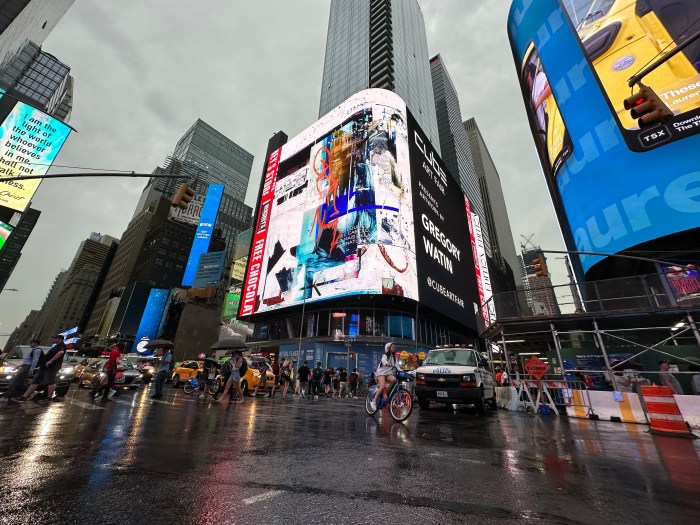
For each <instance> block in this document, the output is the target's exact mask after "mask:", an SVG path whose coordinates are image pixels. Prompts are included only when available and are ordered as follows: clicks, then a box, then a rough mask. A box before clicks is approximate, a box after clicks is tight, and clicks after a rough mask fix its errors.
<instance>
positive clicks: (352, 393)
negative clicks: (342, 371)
mask: <svg viewBox="0 0 700 525" xmlns="http://www.w3.org/2000/svg"><path fill="white" fill-rule="evenodd" d="M359 379H360V376H359V374H358V373H357V368H353V369H352V374H350V377H349V378H348V383H349V385H350V390H349V391H348V397H352V398H353V399H357V383H358V380H359Z"/></svg>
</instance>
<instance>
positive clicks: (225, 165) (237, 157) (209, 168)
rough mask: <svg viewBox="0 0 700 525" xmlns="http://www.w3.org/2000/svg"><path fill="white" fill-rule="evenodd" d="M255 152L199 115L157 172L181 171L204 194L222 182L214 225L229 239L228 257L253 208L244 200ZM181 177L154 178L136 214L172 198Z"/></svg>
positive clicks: (194, 187)
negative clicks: (211, 186)
mask: <svg viewBox="0 0 700 525" xmlns="http://www.w3.org/2000/svg"><path fill="white" fill-rule="evenodd" d="M252 167H253V155H251V154H250V153H248V152H247V151H246V150H244V149H243V148H241V147H240V146H239V145H238V144H236V143H235V142H233V141H232V140H231V139H229V138H228V137H226V136H225V135H223V134H222V133H220V132H219V131H217V130H215V129H214V128H213V127H211V126H210V125H209V124H207V123H206V122H204V121H202V120H201V119H198V120H197V121H196V122H195V123H194V124H193V125H192V127H191V128H190V129H189V130H188V131H187V132H186V133H185V135H184V136H183V137H182V138H181V139H180V140H179V141H178V143H177V145H176V146H175V151H174V152H173V155H172V159H171V161H170V162H169V163H168V165H167V166H166V167H165V168H157V169H156V170H155V171H154V173H175V174H182V176H183V179H182V180H185V178H187V180H188V181H189V182H188V184H189V185H190V186H191V187H192V188H193V189H194V190H195V192H196V193H197V194H198V195H202V196H203V195H205V194H206V191H207V186H208V185H209V184H223V185H224V193H223V196H222V198H221V205H220V206H219V213H218V215H217V219H216V225H215V228H216V229H218V230H219V232H220V235H221V236H222V237H223V238H224V239H225V241H226V252H227V258H228V259H229V260H230V259H231V257H232V256H233V249H234V247H235V241H236V237H237V236H238V234H239V233H240V232H241V231H243V230H245V229H247V228H249V227H250V222H251V216H252V213H253V210H252V208H251V207H250V206H246V205H245V203H244V200H245V195H246V191H247V190H248V181H249V180H250V171H251V169H252ZM180 182H181V181H180V180H177V179H164V178H153V179H149V181H148V184H147V185H146V188H144V190H143V193H142V196H141V200H140V201H139V204H138V205H137V207H136V212H135V213H134V216H136V215H138V214H139V213H141V212H142V211H143V209H144V208H145V207H146V206H147V205H148V203H149V202H153V200H154V199H157V198H160V197H161V196H162V197H164V198H166V199H171V198H172V197H173V195H174V194H175V193H176V191H177V188H178V186H179V185H180Z"/></svg>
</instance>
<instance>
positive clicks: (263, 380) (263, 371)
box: [253, 361, 267, 397]
mask: <svg viewBox="0 0 700 525" xmlns="http://www.w3.org/2000/svg"><path fill="white" fill-rule="evenodd" d="M258 371H259V372H260V379H259V380H258V384H257V385H255V390H253V397H256V396H257V395H258V390H259V389H260V387H262V389H263V390H264V391H265V392H267V365H266V363H265V361H258Z"/></svg>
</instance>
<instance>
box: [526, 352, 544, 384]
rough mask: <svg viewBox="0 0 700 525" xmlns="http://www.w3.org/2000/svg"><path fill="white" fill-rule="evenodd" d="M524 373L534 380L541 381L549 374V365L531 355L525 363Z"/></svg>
mask: <svg viewBox="0 0 700 525" xmlns="http://www.w3.org/2000/svg"><path fill="white" fill-rule="evenodd" d="M525 371H526V372H527V373H528V374H530V375H531V376H532V377H534V378H535V379H542V378H543V377H544V375H545V374H546V373H547V372H549V365H547V363H545V362H544V361H542V359H540V358H539V357H537V356H536V355H533V356H532V357H531V358H530V359H528V360H527V362H526V363H525Z"/></svg>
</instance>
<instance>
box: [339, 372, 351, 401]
mask: <svg viewBox="0 0 700 525" xmlns="http://www.w3.org/2000/svg"><path fill="white" fill-rule="evenodd" d="M338 377H339V379H340V391H339V394H338V395H339V397H341V398H343V397H350V396H349V395H348V370H347V369H346V368H341V369H340V372H339V373H338Z"/></svg>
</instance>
